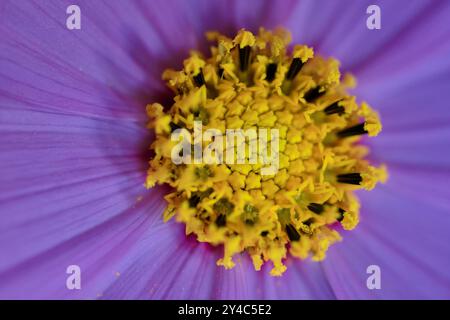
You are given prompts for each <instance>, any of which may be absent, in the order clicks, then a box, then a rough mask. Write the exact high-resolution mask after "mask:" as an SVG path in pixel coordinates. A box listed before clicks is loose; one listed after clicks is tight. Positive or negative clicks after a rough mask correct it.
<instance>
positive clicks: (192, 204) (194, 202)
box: [189, 193, 201, 208]
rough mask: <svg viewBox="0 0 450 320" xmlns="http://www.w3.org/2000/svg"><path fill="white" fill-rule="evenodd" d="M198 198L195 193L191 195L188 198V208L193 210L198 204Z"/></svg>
mask: <svg viewBox="0 0 450 320" xmlns="http://www.w3.org/2000/svg"><path fill="white" fill-rule="evenodd" d="M200 200H201V199H200V196H199V195H198V194H197V193H194V194H192V196H191V197H190V198H189V207H191V208H195V207H196V206H197V205H198V204H199V202H200Z"/></svg>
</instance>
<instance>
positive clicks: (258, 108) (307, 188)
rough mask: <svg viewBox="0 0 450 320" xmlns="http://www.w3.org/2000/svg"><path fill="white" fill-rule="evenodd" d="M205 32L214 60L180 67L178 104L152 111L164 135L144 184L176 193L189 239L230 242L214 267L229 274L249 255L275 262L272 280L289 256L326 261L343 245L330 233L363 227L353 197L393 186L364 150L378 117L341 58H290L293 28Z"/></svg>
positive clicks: (307, 54) (303, 49) (304, 54)
mask: <svg viewBox="0 0 450 320" xmlns="http://www.w3.org/2000/svg"><path fill="white" fill-rule="evenodd" d="M208 36H209V38H211V40H216V41H217V45H216V46H213V47H211V52H212V56H211V57H208V58H206V57H202V56H201V54H199V53H197V52H193V53H192V54H191V57H189V58H187V59H186V60H185V61H184V68H183V70H181V71H178V72H177V71H174V70H171V69H169V70H166V71H165V72H164V73H163V78H165V79H166V80H167V83H168V85H169V86H170V87H171V88H172V89H173V91H174V92H175V95H176V96H175V97H174V103H173V105H172V106H171V107H170V108H169V109H168V110H167V111H164V107H163V106H162V105H160V104H159V103H154V104H150V105H148V106H147V114H148V116H149V117H150V123H149V127H150V128H152V129H154V131H155V134H156V137H155V139H154V141H153V143H152V145H151V148H152V149H153V150H154V152H155V155H154V157H152V160H151V161H150V169H149V171H148V174H147V180H146V186H147V187H148V188H151V187H154V186H155V184H156V183H158V184H169V185H170V186H172V187H173V188H174V189H175V190H174V191H173V192H172V193H170V194H169V195H167V196H166V197H165V198H166V200H167V202H168V207H167V208H166V210H165V211H164V220H165V221H167V220H169V219H170V218H171V217H172V216H174V215H175V216H176V217H177V220H179V221H181V222H183V223H185V224H186V234H191V233H194V234H195V235H196V236H197V240H198V241H201V242H207V243H210V244H213V245H218V244H222V245H223V246H224V256H223V258H221V259H219V260H218V261H217V264H218V265H221V266H224V267H225V268H227V269H230V268H233V267H234V266H235V262H234V261H233V257H234V256H236V255H237V254H238V253H242V252H244V251H245V252H247V253H248V254H249V255H250V257H251V258H252V262H253V265H254V267H255V269H256V270H257V271H259V270H261V266H262V265H263V263H264V262H266V261H271V263H272V264H273V269H272V270H271V271H270V274H271V275H273V276H281V275H282V274H283V273H284V272H285V271H286V266H285V264H284V263H283V260H284V259H285V258H286V254H287V252H288V251H289V253H290V254H291V255H292V256H294V257H297V258H303V259H305V258H307V257H308V256H310V255H311V256H312V259H313V260H314V261H321V260H323V259H324V258H325V253H326V251H327V250H328V248H329V246H330V245H332V244H333V243H335V242H336V241H339V240H340V239H341V238H340V236H339V233H338V232H337V231H336V230H333V226H335V225H337V224H338V223H340V224H341V225H342V227H343V228H344V229H345V230H351V229H354V228H355V227H356V225H357V224H358V222H359V202H358V200H357V198H356V197H355V196H354V194H353V193H354V192H353V191H354V190H355V189H357V188H364V189H366V190H371V189H373V188H374V187H375V185H376V183H377V182H379V181H381V182H385V181H386V178H387V173H386V169H385V168H384V166H381V167H380V168H376V167H373V166H371V165H370V164H369V163H368V161H367V160H365V159H364V156H365V155H366V154H367V153H368V151H367V148H366V147H364V146H362V145H358V144H357V143H356V142H358V140H360V136H361V135H363V134H368V135H369V136H376V135H378V133H379V132H380V131H381V127H382V126H381V123H380V119H379V116H378V114H377V113H376V112H375V111H374V110H372V109H371V108H370V107H369V106H368V105H367V103H365V102H363V103H362V104H361V105H360V106H358V104H357V103H356V102H355V97H351V96H349V95H348V93H347V89H348V87H349V86H350V85H352V84H354V82H355V81H354V79H353V78H352V77H351V76H350V75H345V76H344V77H343V79H344V80H343V82H342V83H341V82H340V73H339V66H338V61H336V60H334V59H331V58H330V59H324V58H322V57H320V56H314V52H313V49H311V48H309V47H307V46H304V45H295V46H294V47H293V50H292V57H290V56H289V55H288V54H287V50H286V47H287V46H288V44H289V41H290V40H289V39H290V38H291V36H290V34H289V33H288V32H287V31H286V30H283V29H278V30H276V31H274V32H271V31H267V30H265V29H264V28H261V29H260V30H259V33H258V34H257V35H253V34H252V33H251V32H249V31H247V30H244V29H242V30H240V31H239V32H238V33H237V35H236V36H235V38H234V39H231V38H228V37H226V36H224V35H221V34H219V33H216V32H211V33H208ZM300 71H302V72H300ZM203 128H205V129H203ZM219 128H220V129H219ZM203 130H206V131H205V132H204V133H203ZM268 130H269V131H270V132H269V131H268ZM224 134H225V139H224V137H223V135H224ZM212 136H213V137H212ZM180 137H181V139H179V138H180ZM269 137H270V138H269ZM177 140H179V142H177ZM269 140H270V146H269V143H268V141H269ZM192 151H193V152H192ZM269 151H270V152H269ZM269 153H270V155H269ZM258 155H259V157H258ZM265 159H266V161H264V160H265ZM269 160H270V161H269ZM287 246H289V250H287V249H286V247H287Z"/></svg>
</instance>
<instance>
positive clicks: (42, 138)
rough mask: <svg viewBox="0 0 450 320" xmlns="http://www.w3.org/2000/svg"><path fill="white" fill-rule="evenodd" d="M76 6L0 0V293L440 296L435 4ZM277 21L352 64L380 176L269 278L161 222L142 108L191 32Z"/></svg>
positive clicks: (442, 148) (441, 4)
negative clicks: (372, 125) (349, 218)
mask: <svg viewBox="0 0 450 320" xmlns="http://www.w3.org/2000/svg"><path fill="white" fill-rule="evenodd" d="M76 2H77V3H76V4H77V5H78V6H79V7H80V8H81V29H80V30H68V29H67V27H66V19H67V16H68V15H67V14H66V8H67V7H68V6H69V5H70V4H72V3H71V2H70V1H6V0H4V1H2V2H1V3H0V39H1V41H0V150H1V152H0V160H1V171H0V298H50V299H55V298H64V299H72V298H75V299H76V298H93V299H95V298H98V297H101V298H104V299H113V298H119V299H130V298H139V299H170V298H172V299H173V298H181V299H214V298H224V299H226V298H230V299H233V298H247V299H249V298H256V299H259V298H272V299H275V298H284V299H333V298H338V299H350V298H356V299H362V298H385V299H389V298H447V299H448V298H450V253H449V252H450V232H449V231H450V230H449V228H450V215H449V214H448V213H449V210H450V200H449V199H450V194H449V190H450V189H449V187H448V179H449V178H450V160H449V159H450V152H449V148H448V146H449V142H450V141H449V137H450V111H449V107H448V101H450V60H449V56H450V24H449V23H448V21H449V19H450V3H449V2H448V1H446V0H442V1H439V0H435V1H424V0H417V1H395V2H394V1H350V0H347V1H333V0H321V1H317V0H314V1H303V0H302V1H282V2H277V4H275V3H274V2H273V1H239V2H238V1H206V0H205V1H167V0H165V1H146V2H144V1H127V2H125V1H118V0H116V1H104V2H103V1H76ZM370 4H378V5H379V6H380V7H381V12H382V28H381V29H380V30H368V29H367V27H366V19H367V17H368V15H367V14H366V8H367V7H368V6H369V5H370ZM279 25H281V26H284V27H286V28H287V29H289V30H290V31H291V32H292V34H293V43H305V44H308V45H310V46H312V47H314V49H315V51H316V52H318V53H319V54H321V55H324V56H334V57H336V58H338V59H339V60H340V61H341V63H342V68H343V71H349V72H351V73H353V74H354V75H355V76H356V78H357V79H358V87H357V89H356V90H354V92H353V93H354V94H355V95H356V96H357V97H358V98H360V99H364V100H367V101H368V102H370V104H371V105H372V106H373V107H374V108H375V109H377V110H378V111H379V112H380V114H381V117H382V122H383V132H382V134H381V135H380V136H379V137H377V138H376V139H371V140H368V141H367V144H369V146H370V148H371V151H372V152H371V154H370V158H371V161H373V162H375V163H386V164H387V166H388V168H389V174H390V179H389V181H388V183H387V184H385V185H379V186H378V187H377V188H376V189H375V190H374V191H372V192H370V193H365V192H363V193H360V194H359V197H360V199H361V203H362V211H361V223H360V225H359V226H358V227H357V229H356V230H354V231H352V232H348V233H344V234H343V242H341V243H339V244H336V245H334V246H333V247H331V248H330V250H329V251H328V257H327V258H326V259H325V260H324V261H323V262H320V263H315V262H311V261H309V260H305V261H299V260H294V259H288V261H287V264H288V265H289V267H288V269H287V271H286V273H285V274H284V275H283V276H282V277H279V278H276V277H271V276H270V275H269V272H268V270H269V268H270V266H264V267H263V268H262V270H261V271H260V272H255V271H254V269H253V266H252V264H251V261H250V260H249V259H248V258H247V257H246V256H242V257H241V259H240V263H238V264H237V265H236V267H235V268H234V269H232V270H225V269H223V268H220V267H217V266H216V264H215V262H216V260H217V259H218V258H220V257H221V255H222V252H221V248H215V247H211V246H209V245H207V244H201V243H198V242H197V241H196V240H195V239H194V238H192V237H189V238H186V236H185V234H184V226H183V225H182V224H178V223H176V222H174V221H172V220H171V221H170V222H168V223H163V221H162V218H161V213H162V211H163V209H164V207H165V205H166V203H165V201H164V199H163V195H164V194H165V193H166V192H167V189H166V188H165V187H156V188H153V189H151V190H149V191H147V190H146V189H145V188H144V187H143V183H144V180H145V176H146V169H147V160H148V152H147V148H148V142H149V141H150V139H151V133H150V132H149V131H148V130H147V129H146V128H145V123H146V120H147V119H146V115H145V105H146V104H147V103H150V102H155V101H159V102H167V101H170V98H171V93H170V92H169V91H168V89H166V87H165V84H164V83H163V81H162V80H161V73H162V71H163V70H164V69H166V68H168V67H173V68H179V67H180V66H181V63H182V60H183V58H185V57H186V56H187V54H188V52H189V50H190V49H193V48H194V49H200V50H204V51H205V50H206V49H207V43H206V41H204V36H203V35H204V32H205V31H208V30H218V31H220V32H223V33H226V34H230V35H232V34H234V33H235V32H236V31H237V30H239V29H241V28H247V29H249V30H252V31H256V30H257V29H258V28H259V27H260V26H264V27H266V28H268V29H271V28H274V27H276V26H279ZM70 265H78V266H79V267H80V269H81V272H82V273H81V289H80V290H69V289H68V288H67V287H66V280H67V277H68V274H67V273H66V269H67V267H68V266H70ZM371 265H377V266H379V267H380V269H381V284H382V287H381V289H380V290H369V289H368V288H367V285H366V280H367V278H368V277H369V276H370V275H369V274H367V273H366V270H367V267H368V266H371Z"/></svg>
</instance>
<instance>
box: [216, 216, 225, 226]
mask: <svg viewBox="0 0 450 320" xmlns="http://www.w3.org/2000/svg"><path fill="white" fill-rule="evenodd" d="M226 224H227V216H226V215H224V214H219V215H218V216H217V219H216V225H217V226H218V227H224V226H225V225H226Z"/></svg>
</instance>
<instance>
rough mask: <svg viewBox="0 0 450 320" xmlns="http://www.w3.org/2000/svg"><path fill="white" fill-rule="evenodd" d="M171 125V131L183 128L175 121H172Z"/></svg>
mask: <svg viewBox="0 0 450 320" xmlns="http://www.w3.org/2000/svg"><path fill="white" fill-rule="evenodd" d="M169 126H170V132H174V131H175V130H177V129H181V128H182V127H181V126H180V125H179V124H177V123H174V122H170V123H169Z"/></svg>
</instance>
